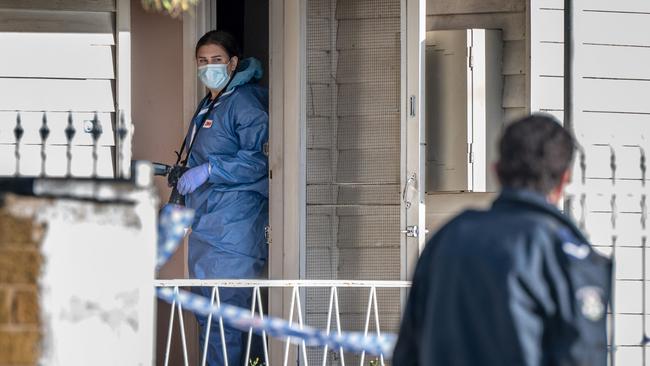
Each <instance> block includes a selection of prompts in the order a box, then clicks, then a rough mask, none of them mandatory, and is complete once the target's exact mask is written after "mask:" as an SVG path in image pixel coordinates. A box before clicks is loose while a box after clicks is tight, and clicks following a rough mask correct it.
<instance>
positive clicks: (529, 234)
mask: <svg viewBox="0 0 650 366" xmlns="http://www.w3.org/2000/svg"><path fill="white" fill-rule="evenodd" d="M611 275H612V263H611V261H610V260H609V259H606V258H604V257H602V256H600V255H599V254H597V253H596V252H595V251H594V250H593V249H592V248H591V246H590V245H589V243H588V242H587V240H586V239H585V237H584V236H583V235H582V233H581V232H580V230H578V228H576V227H575V226H574V224H573V223H572V222H571V220H570V219H569V218H568V217H566V216H565V215H564V214H562V213H561V212H560V211H559V210H558V209H557V208H555V207H554V206H552V205H550V204H549V203H547V202H546V200H545V198H544V197H543V196H541V195H539V194H537V193H534V192H531V191H525V190H510V189H506V190H504V191H503V192H502V193H501V195H500V196H499V198H498V199H497V200H496V201H495V202H494V204H493V206H492V208H491V209H490V210H489V211H475V210H470V211H466V212H464V213H462V214H461V215H459V216H458V217H456V218H455V219H453V220H452V221H451V222H449V223H448V224H446V225H445V226H444V227H443V228H442V229H441V230H440V231H438V232H437V233H436V234H435V235H434V236H433V238H431V240H430V241H429V243H428V244H427V246H426V247H425V249H424V251H423V252H422V255H421V256H420V259H419V260H418V264H417V267H416V269H415V274H414V276H413V287H412V288H411V291H410V294H409V300H408V303H407V305H406V309H405V311H404V317H403V319H402V325H401V329H400V333H399V338H398V341H397V345H396V346H395V350H394V353H393V364H394V365H399V366H416V365H419V366H424V365H427V366H437V365H458V366H464V365H466V366H473V365H495V366H497V365H498V366H502V365H522V366H523V365H526V366H543V365H548V366H551V365H562V366H579V365H580V366H583V365H584V366H587V365H589V366H599V365H602V366H605V365H606V364H607V335H606V318H607V316H606V315H607V304H608V302H609V299H610V296H611Z"/></svg>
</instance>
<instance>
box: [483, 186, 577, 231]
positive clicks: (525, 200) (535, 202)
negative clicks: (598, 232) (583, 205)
mask: <svg viewBox="0 0 650 366" xmlns="http://www.w3.org/2000/svg"><path fill="white" fill-rule="evenodd" d="M512 205H515V206H519V207H522V208H525V209H528V210H532V211H538V212H541V213H545V214H547V215H550V216H552V217H553V218H555V219H556V220H558V221H559V222H560V223H561V224H562V225H564V226H566V227H567V228H568V229H570V230H571V231H572V232H573V234H574V235H575V236H576V238H578V239H580V240H582V241H583V242H587V239H586V238H585V236H584V234H582V232H581V231H580V229H578V227H577V226H576V225H575V224H574V223H573V220H571V219H570V218H569V217H568V216H567V215H565V214H564V213H562V211H560V210H559V209H558V208H557V207H555V206H554V205H552V204H550V203H549V202H548V201H546V197H544V195H542V194H541V193H537V192H534V191H531V190H525V189H513V188H503V189H502V190H501V193H500V194H499V197H497V199H496V200H495V201H494V203H493V204H492V207H493V208H500V207H505V206H512Z"/></svg>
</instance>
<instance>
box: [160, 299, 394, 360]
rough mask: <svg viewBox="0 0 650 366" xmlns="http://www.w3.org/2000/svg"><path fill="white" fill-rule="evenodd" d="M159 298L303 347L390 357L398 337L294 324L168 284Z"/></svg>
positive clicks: (245, 329) (389, 334) (231, 324)
mask: <svg viewBox="0 0 650 366" xmlns="http://www.w3.org/2000/svg"><path fill="white" fill-rule="evenodd" d="M158 297H159V298H160V299H162V300H165V301H167V302H169V303H173V302H176V303H180V304H181V307H182V308H183V309H184V310H188V311H191V312H193V313H195V314H200V315H203V316H208V315H210V314H212V316H213V317H216V318H222V319H223V321H224V323H226V324H228V325H230V326H232V327H233V328H237V329H239V330H241V331H244V332H246V331H248V330H249V329H253V331H254V332H255V333H257V334H262V333H266V334H268V335H269V336H271V337H276V338H287V337H288V338H289V341H290V342H291V343H294V344H297V345H300V344H302V343H303V342H304V343H305V345H306V346H318V347H324V346H328V347H330V348H331V349H340V348H342V349H343V350H344V351H348V352H353V353H362V352H365V353H367V354H370V355H373V356H383V357H384V358H386V359H390V357H391V355H392V353H393V347H394V345H395V341H396V339H397V336H396V335H395V334H392V333H386V334H383V335H380V336H374V335H365V334H364V333H363V332H341V333H340V334H339V333H331V332H330V333H328V332H325V331H322V330H319V329H316V328H312V327H309V326H305V325H303V326H302V327H301V326H299V325H295V324H293V323H290V322H288V321H286V320H284V319H281V318H274V317H265V318H261V317H259V316H257V315H254V314H253V313H251V312H250V311H249V310H247V309H243V308H240V307H237V306H232V305H228V304H221V305H220V306H217V305H214V304H211V303H210V301H208V299H207V298H205V297H203V296H199V295H195V294H193V293H190V292H187V291H183V290H175V289H174V288H171V287H161V288H159V289H158Z"/></svg>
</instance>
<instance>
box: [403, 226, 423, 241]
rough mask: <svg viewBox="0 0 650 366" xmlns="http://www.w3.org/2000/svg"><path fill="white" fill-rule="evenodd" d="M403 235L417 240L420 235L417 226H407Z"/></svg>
mask: <svg viewBox="0 0 650 366" xmlns="http://www.w3.org/2000/svg"><path fill="white" fill-rule="evenodd" d="M402 234H406V236H407V237H409V238H417V237H418V235H419V234H420V232H419V230H418V226H417V225H411V226H407V227H406V230H402Z"/></svg>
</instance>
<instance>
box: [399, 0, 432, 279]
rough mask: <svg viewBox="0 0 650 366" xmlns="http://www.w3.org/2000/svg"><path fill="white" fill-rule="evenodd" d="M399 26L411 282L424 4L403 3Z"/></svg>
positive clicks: (404, 214) (420, 179) (418, 203)
mask: <svg viewBox="0 0 650 366" xmlns="http://www.w3.org/2000/svg"><path fill="white" fill-rule="evenodd" d="M402 14H403V16H402V25H403V27H404V28H405V29H406V32H405V33H404V34H403V36H402V37H403V39H404V42H403V46H402V52H403V53H402V75H403V77H402V90H403V92H402V96H403V98H402V100H403V108H402V169H401V178H402V187H401V188H402V203H401V206H402V207H401V225H402V234H403V235H402V239H401V248H402V260H403V262H402V279H410V278H411V275H412V274H413V271H414V269H415V263H416V262H417V258H418V255H419V253H420V251H421V250H422V248H423V247H424V244H425V243H424V238H425V234H426V229H425V226H424V225H425V224H424V223H425V205H424V202H425V200H424V198H425V197H424V193H425V192H424V191H425V190H424V187H425V185H424V176H425V172H424V165H425V152H426V143H425V131H424V126H425V115H424V103H423V101H424V100H425V98H424V85H425V73H424V72H425V63H424V61H425V46H426V44H425V43H426V32H425V25H426V1H425V0H404V3H403V13H402Z"/></svg>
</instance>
